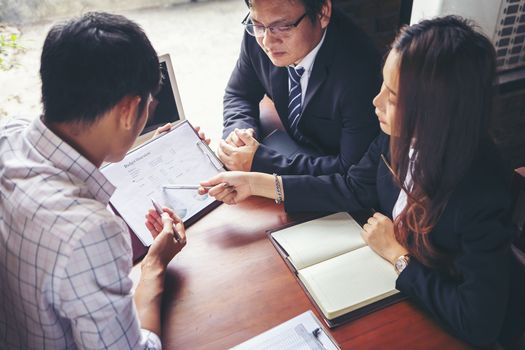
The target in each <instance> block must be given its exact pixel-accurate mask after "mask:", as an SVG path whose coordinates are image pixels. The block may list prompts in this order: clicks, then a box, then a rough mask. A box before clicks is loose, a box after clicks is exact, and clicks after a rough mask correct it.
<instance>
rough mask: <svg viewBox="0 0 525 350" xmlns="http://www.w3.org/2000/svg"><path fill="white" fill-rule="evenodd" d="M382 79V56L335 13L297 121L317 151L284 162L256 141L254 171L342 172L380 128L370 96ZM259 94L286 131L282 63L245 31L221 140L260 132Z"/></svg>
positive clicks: (227, 97) (229, 89) (228, 94)
mask: <svg viewBox="0 0 525 350" xmlns="http://www.w3.org/2000/svg"><path fill="white" fill-rule="evenodd" d="M380 81H381V79H380V57H379V54H378V53H377V51H376V50H375V49H374V47H373V45H372V44H371V41H370V40H369V39H368V38H367V36H366V35H365V34H364V33H363V32H362V31H361V30H359V29H358V28H357V27H356V26H355V25H354V24H353V23H352V22H351V21H350V19H349V18H348V17H346V16H345V15H344V14H343V13H342V12H340V11H338V10H334V11H333V14H332V18H331V21H330V24H329V25H328V28H327V33H326V37H325V41H324V42H323V44H322V46H321V48H320V50H319V52H318V53H317V57H316V59H315V62H314V65H313V69H312V73H311V76H310V80H309V82H308V88H307V91H306V95H305V98H304V103H303V114H302V117H301V121H300V122H299V125H298V128H299V130H300V131H301V133H302V134H303V135H304V136H305V137H306V138H307V139H308V140H309V141H310V143H311V144H312V146H313V148H314V149H315V150H316V153H318V154H321V155H322V156H320V157H313V156H308V155H304V154H302V155H297V156H295V157H293V158H291V159H287V158H285V157H283V156H282V155H280V154H279V153H278V152H276V151H273V150H271V149H270V148H268V147H266V146H264V145H261V146H260V147H259V149H258V150H257V152H256V154H255V158H254V160H253V165H252V171H261V172H266V173H272V172H275V173H278V174H311V175H318V174H332V173H336V172H339V173H345V172H346V170H347V169H348V168H349V166H350V165H352V164H355V163H357V162H358V161H359V159H361V157H362V155H363V154H364V152H365V151H366V150H367V148H368V146H369V145H370V142H372V140H373V139H374V138H375V137H376V136H377V133H378V131H379V128H378V122H377V118H376V117H375V115H374V108H373V105H372V99H373V98H374V96H375V95H376V94H377V93H378V92H379V88H380ZM303 93H304V92H303ZM265 94H266V95H268V96H269V97H270V98H271V99H272V100H273V102H274V104H275V107H276V109H277V112H278V113H279V117H280V118H281V121H282V122H283V125H284V126H285V128H286V129H287V131H288V133H289V134H290V135H291V133H290V132H289V130H288V127H289V123H288V120H287V114H288V107H287V106H288V73H287V70H286V67H276V66H274V65H273V64H272V62H271V61H270V59H269V58H268V56H267V55H266V53H264V51H263V50H262V49H261V47H260V46H259V45H258V44H257V42H256V40H255V38H254V37H252V36H250V35H248V34H247V33H244V38H243V42H242V46H241V53H240V56H239V59H238V61H237V65H236V66H235V69H234V71H233V73H232V75H231V78H230V81H229V82H228V86H227V87H226V93H225V96H224V131H223V137H224V138H226V137H227V136H228V135H229V134H230V132H231V131H233V130H234V129H235V128H241V129H242V128H253V129H254V130H255V131H256V135H260V132H259V126H260V125H259V102H260V101H261V99H262V98H263V97H264V95H265ZM296 141H297V140H296ZM298 143H299V142H298Z"/></svg>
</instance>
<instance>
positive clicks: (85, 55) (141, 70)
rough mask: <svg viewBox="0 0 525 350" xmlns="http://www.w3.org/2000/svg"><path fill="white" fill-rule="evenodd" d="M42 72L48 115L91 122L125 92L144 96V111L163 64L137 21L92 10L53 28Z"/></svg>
mask: <svg viewBox="0 0 525 350" xmlns="http://www.w3.org/2000/svg"><path fill="white" fill-rule="evenodd" d="M40 77H41V78H42V103H43V105H44V119H45V121H47V122H84V123H87V124H88V125H89V124H92V123H93V122H94V121H95V120H96V119H97V118H98V117H99V116H101V115H102V114H103V113H104V112H106V111H108V110H110V109H111V108H113V107H114V106H115V105H116V104H117V103H118V102H119V101H120V100H121V99H122V98H123V97H125V96H140V97H141V98H142V100H141V103H140V105H139V112H140V113H142V111H143V109H144V107H145V106H146V101H147V99H148V96H149V94H150V93H154V92H156V91H157V90H158V88H159V84H160V66H159V60H158V57H157V53H156V52H155V50H154V49H153V47H152V46H151V43H150V41H149V40H148V38H147V37H146V34H144V32H143V31H142V29H141V28H140V27H139V26H138V25H137V24H136V23H134V22H132V21H130V20H128V19H127V18H125V17H123V16H119V15H113V14H108V13H100V12H91V13H87V14H85V15H84V16H82V17H80V18H76V19H73V20H71V21H68V22H66V23H63V24H59V25H55V26H54V27H53V28H51V30H50V31H49V33H48V34H47V37H46V40H45V42H44V47H43V50H42V57H41V65H40Z"/></svg>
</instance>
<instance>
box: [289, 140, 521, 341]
mask: <svg viewBox="0 0 525 350" xmlns="http://www.w3.org/2000/svg"><path fill="white" fill-rule="evenodd" d="M381 154H383V155H384V157H385V159H386V160H387V161H388V162H389V137H388V136H386V135H385V134H381V135H380V136H378V138H377V139H376V140H375V141H374V142H373V143H372V145H371V146H370V148H369V149H368V151H367V153H366V154H365V156H364V157H363V159H361V161H360V162H359V163H358V164H357V165H355V166H353V167H351V168H350V170H349V171H348V173H347V174H346V176H343V175H331V176H321V177H317V178H315V177H312V176H285V177H283V185H284V196H285V207H286V210H287V211H312V210H315V211H330V212H335V211H356V210H359V209H362V208H375V209H377V210H378V211H380V212H381V213H383V214H384V215H387V216H388V217H390V218H392V209H393V207H394V204H395V202H396V201H397V198H398V195H399V192H400V189H399V187H398V186H397V185H395V184H394V181H393V177H392V174H391V172H390V171H389V170H388V168H387V166H386V163H385V161H384V160H383V159H382V158H381ZM505 169H506V167H505V166H504V165H502V164H501V163H500V161H499V157H498V155H497V152H496V150H495V149H494V147H493V146H492V145H491V144H487V145H485V146H483V147H482V149H481V150H480V152H479V156H478V158H477V159H476V160H475V162H474V163H473V164H472V166H471V168H470V170H469V171H468V173H467V174H466V176H465V177H464V179H463V180H462V181H461V182H460V184H459V186H458V187H457V189H456V190H455V191H454V192H453V194H452V195H451V197H450V199H449V201H448V203H447V207H446V209H445V211H444V212H443V214H442V215H441V217H440V219H439V221H438V223H437V224H436V226H435V227H434V229H433V230H432V232H431V233H430V239H431V242H432V244H433V245H434V246H435V247H436V248H438V249H439V250H440V251H442V252H445V253H447V254H449V255H450V256H452V259H453V261H452V262H453V267H454V270H456V271H457V272H458V273H459V274H458V276H461V277H457V276H456V277H454V276H455V275H454V276H452V275H451V274H449V273H448V272H446V271H438V270H436V269H430V268H428V267H426V266H424V265H422V264H421V263H419V262H418V261H416V260H415V259H412V261H411V262H410V263H409V265H408V267H407V268H406V269H405V270H404V271H403V272H402V273H401V274H400V276H399V278H398V279H397V283H396V288H397V289H398V290H400V291H401V292H403V293H405V294H406V295H407V296H409V297H411V298H412V299H413V300H415V301H416V302H418V303H420V304H421V305H422V306H423V307H424V308H425V309H426V310H428V312H430V313H431V314H432V315H433V316H434V317H435V318H436V319H437V320H439V321H440V322H441V323H442V324H443V325H444V326H445V327H446V328H448V329H449V330H450V331H451V332H452V333H454V334H455V335H456V336H458V337H459V338H461V339H463V340H466V341H468V342H470V343H472V344H475V345H487V344H492V343H494V342H495V341H496V339H497V338H498V337H499V336H500V334H501V333H502V332H503V331H504V328H505V327H504V326H503V324H504V319H505V317H506V316H507V313H508V312H509V311H510V309H507V304H508V302H509V294H510V287H509V286H510V281H511V279H512V278H513V277H512V276H511V268H510V266H511V265H510V264H511V253H510V249H509V248H510V242H511V238H512V233H513V231H512V229H511V227H510V215H509V213H510V204H511V202H510V192H509V188H508V185H507V184H508V182H507V181H506V178H507V176H506V174H508V172H505ZM522 298H523V297H522ZM524 311H525V310H523V309H522V310H521V311H520V312H518V314H521V315H523V313H524ZM507 318H508V316H507ZM507 321H509V320H507ZM507 321H505V322H507Z"/></svg>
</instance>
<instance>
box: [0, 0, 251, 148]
mask: <svg viewBox="0 0 525 350" xmlns="http://www.w3.org/2000/svg"><path fill="white" fill-rule="evenodd" d="M98 10H104V9H103V8H101V9H98ZM120 13H121V14H123V15H125V16H127V17H128V18H130V19H132V20H134V21H136V22H137V23H139V24H140V25H141V26H142V27H143V28H144V30H145V32H146V34H147V35H148V37H149V38H150V40H151V41H152V43H153V46H154V47H155V49H156V50H157V52H158V53H159V54H163V53H169V54H170V55H171V59H172V62H173V68H174V71H175V76H176V79H177V84H178V86H179V90H180V95H181V100H182V104H183V106H184V111H185V114H186V117H187V118H188V120H190V121H191V122H192V124H193V125H200V126H201V127H202V128H203V129H204V130H205V132H206V134H207V135H209V136H211V138H212V148H213V149H215V148H216V146H217V141H218V140H219V138H220V135H221V130H222V97H223V93H224V88H225V86H226V83H227V81H228V78H229V76H230V73H231V71H232V69H233V67H234V65H235V62H236V59H237V56H238V54H239V48H240V41H241V37H242V34H243V30H244V29H243V27H242V25H241V24H240V22H241V20H242V19H243V17H244V15H245V14H246V13H247V8H246V5H245V4H244V1H241V0H220V1H219V0H217V1H212V0H210V1H205V2H191V3H189V2H188V3H182V4H180V3H179V4H175V5H172V6H168V7H161V8H150V9H144V10H135V11H123V12H120ZM52 24H53V22H45V23H39V24H34V25H28V26H22V27H19V29H20V30H21V32H22V37H21V41H20V44H21V45H22V46H23V47H24V48H25V52H23V53H20V54H19V55H18V58H17V60H18V63H19V65H18V66H17V67H15V68H13V69H11V70H9V71H7V72H6V71H0V87H1V88H0V124H1V123H5V121H7V120H8V119H9V118H12V117H17V116H25V117H36V116H38V115H39V114H40V113H41V104H40V79H39V75H38V70H39V67H40V62H39V60H40V53H41V48H42V44H43V41H44V39H45V36H46V34H47V31H48V30H49V28H50V27H51V25H52Z"/></svg>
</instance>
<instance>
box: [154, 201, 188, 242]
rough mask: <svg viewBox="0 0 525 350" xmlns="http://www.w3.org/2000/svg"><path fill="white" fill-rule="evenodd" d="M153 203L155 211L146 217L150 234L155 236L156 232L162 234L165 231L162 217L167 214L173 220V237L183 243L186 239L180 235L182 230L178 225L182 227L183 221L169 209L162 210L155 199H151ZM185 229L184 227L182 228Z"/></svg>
mask: <svg viewBox="0 0 525 350" xmlns="http://www.w3.org/2000/svg"><path fill="white" fill-rule="evenodd" d="M151 203H152V204H153V208H154V209H155V210H150V211H149V212H148V214H147V215H146V219H147V220H146V227H147V228H148V230H150V232H151V233H152V234H153V235H154V236H155V234H154V233H155V232H160V231H162V230H163V219H162V215H163V214H164V213H166V214H167V215H169V217H170V219H171V220H173V224H172V226H173V230H172V233H173V236H174V237H175V239H176V240H177V242H179V243H181V242H183V240H184V239H185V238H183V237H182V235H181V233H180V231H181V230H180V228H178V227H177V226H178V224H180V226H182V220H181V219H180V218H179V217H178V216H177V215H176V214H175V213H174V212H173V211H172V210H171V209H169V208H162V207H161V206H160V205H159V204H158V203H157V202H156V201H155V200H154V199H153V198H151ZM154 213H155V214H157V215H154ZM182 228H183V229H184V226H182ZM182 231H183V230H182Z"/></svg>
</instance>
